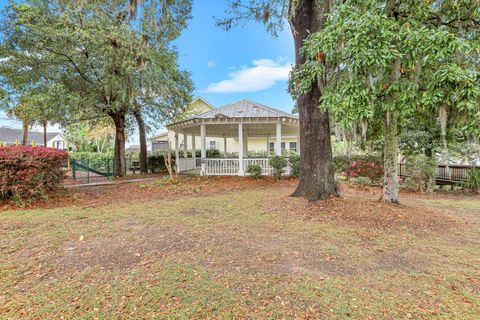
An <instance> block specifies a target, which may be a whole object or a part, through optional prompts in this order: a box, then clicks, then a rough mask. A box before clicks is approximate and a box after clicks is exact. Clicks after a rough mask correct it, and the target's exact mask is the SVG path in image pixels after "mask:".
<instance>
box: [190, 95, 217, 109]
mask: <svg viewBox="0 0 480 320" xmlns="http://www.w3.org/2000/svg"><path fill="white" fill-rule="evenodd" d="M197 101H202V102H203V103H205V104H206V105H207V106H208V107H210V109H212V110H213V109H215V107H214V106H213V105H212V104H211V103H210V102H208V101H207V100H205V99H204V98H202V97H200V96H199V97H196V98H195V99H193V101H192V102H190V105H193V104H195V103H196V102H197Z"/></svg>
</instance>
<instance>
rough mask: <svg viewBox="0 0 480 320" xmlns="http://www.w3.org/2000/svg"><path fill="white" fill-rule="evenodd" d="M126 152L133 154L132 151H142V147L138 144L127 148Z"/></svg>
mask: <svg viewBox="0 0 480 320" xmlns="http://www.w3.org/2000/svg"><path fill="white" fill-rule="evenodd" d="M125 151H126V152H132V151H140V145H138V144H131V145H129V146H128V147H127V148H125Z"/></svg>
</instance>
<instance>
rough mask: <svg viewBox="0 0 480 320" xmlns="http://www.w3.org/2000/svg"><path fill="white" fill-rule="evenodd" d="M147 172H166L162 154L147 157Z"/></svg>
mask: <svg viewBox="0 0 480 320" xmlns="http://www.w3.org/2000/svg"><path fill="white" fill-rule="evenodd" d="M147 166H148V170H149V171H150V172H152V173H158V172H164V171H166V170H167V167H166V166H165V159H164V157H163V154H155V155H149V156H148V157H147Z"/></svg>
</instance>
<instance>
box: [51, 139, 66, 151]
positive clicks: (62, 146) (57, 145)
mask: <svg viewBox="0 0 480 320" xmlns="http://www.w3.org/2000/svg"><path fill="white" fill-rule="evenodd" d="M53 146H54V147H55V148H57V149H60V150H63V149H65V142H64V141H62V140H58V141H55V142H54V143H53Z"/></svg>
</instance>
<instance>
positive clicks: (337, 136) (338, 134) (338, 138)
mask: <svg viewBox="0 0 480 320" xmlns="http://www.w3.org/2000/svg"><path fill="white" fill-rule="evenodd" d="M335 141H336V142H337V143H338V142H340V141H342V133H341V130H340V124H339V123H338V122H337V123H335Z"/></svg>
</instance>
